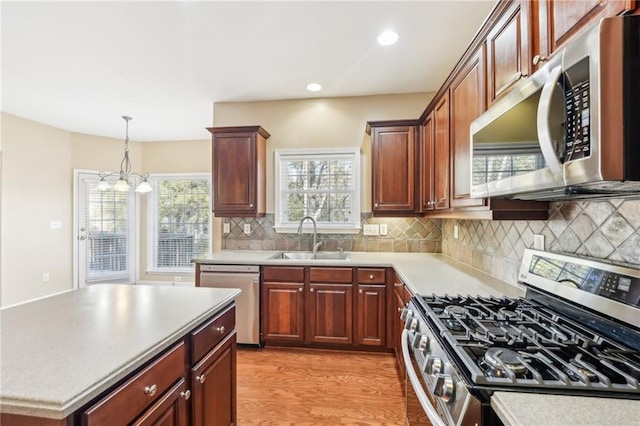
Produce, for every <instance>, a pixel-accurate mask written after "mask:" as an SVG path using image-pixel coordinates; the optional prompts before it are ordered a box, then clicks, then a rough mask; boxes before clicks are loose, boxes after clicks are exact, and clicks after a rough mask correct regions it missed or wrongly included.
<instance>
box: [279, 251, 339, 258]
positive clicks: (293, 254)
mask: <svg viewBox="0 0 640 426" xmlns="http://www.w3.org/2000/svg"><path fill="white" fill-rule="evenodd" d="M269 259H283V260H349V259H351V253H348V252H344V251H319V252H317V253H316V254H313V253H312V252H310V251H286V252H281V253H277V254H275V255H273V256H271V257H270V258H269Z"/></svg>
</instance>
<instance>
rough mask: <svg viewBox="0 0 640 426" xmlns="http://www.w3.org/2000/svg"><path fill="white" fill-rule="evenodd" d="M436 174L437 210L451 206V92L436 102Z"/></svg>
mask: <svg viewBox="0 0 640 426" xmlns="http://www.w3.org/2000/svg"><path fill="white" fill-rule="evenodd" d="M433 126H434V138H435V139H434V144H433V158H434V161H435V163H434V165H433V168H434V176H433V195H434V201H435V204H434V208H435V209H436V210H440V209H448V208H449V92H448V91H447V92H445V94H444V96H442V98H441V99H440V100H439V101H438V102H437V103H436V106H435V108H434V110H433Z"/></svg>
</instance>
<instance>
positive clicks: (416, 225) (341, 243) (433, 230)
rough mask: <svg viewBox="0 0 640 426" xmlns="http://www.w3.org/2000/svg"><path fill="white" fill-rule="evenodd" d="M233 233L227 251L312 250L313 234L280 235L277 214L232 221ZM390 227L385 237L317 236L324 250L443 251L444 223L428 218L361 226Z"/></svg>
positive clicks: (365, 220) (226, 238)
mask: <svg viewBox="0 0 640 426" xmlns="http://www.w3.org/2000/svg"><path fill="white" fill-rule="evenodd" d="M223 221H224V222H227V223H229V225H230V232H229V233H228V234H224V235H223V237H222V248H223V249H226V250H286V251H308V250H311V249H312V248H313V247H312V246H313V236H312V234H310V233H306V232H305V233H303V234H301V235H298V233H289V234H284V233H277V232H276V231H275V230H274V229H273V226H274V215H273V214H267V215H266V216H265V217H263V218H229V219H223ZM247 223H248V224H249V225H250V226H251V234H250V235H245V234H244V230H243V228H244V225H245V224H247ZM381 223H384V224H386V225H387V235H385V236H363V235H362V233H360V234H318V241H323V242H324V244H323V246H322V247H321V250H324V251H337V250H339V249H342V250H344V251H368V252H376V251H377V252H398V253H399V252H424V253H440V252H441V251H442V246H441V242H442V228H441V225H442V221H440V220H433V219H427V218H374V217H371V214H363V215H362V224H363V225H364V224H381Z"/></svg>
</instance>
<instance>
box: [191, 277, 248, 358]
mask: <svg viewBox="0 0 640 426" xmlns="http://www.w3.org/2000/svg"><path fill="white" fill-rule="evenodd" d="M200 287H217V288H239V289H240V290H242V293H240V296H238V298H237V299H236V331H237V333H238V334H237V339H238V343H240V344H246V345H258V346H260V267H259V266H256V265H200Z"/></svg>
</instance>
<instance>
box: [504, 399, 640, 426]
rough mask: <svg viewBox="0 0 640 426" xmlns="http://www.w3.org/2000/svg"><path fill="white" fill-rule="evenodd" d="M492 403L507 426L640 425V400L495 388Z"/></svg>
mask: <svg viewBox="0 0 640 426" xmlns="http://www.w3.org/2000/svg"><path fill="white" fill-rule="evenodd" d="M491 407H493V409H494V410H495V411H496V413H497V414H498V416H499V417H500V420H502V421H503V422H504V424H505V425H507V426H511V425H514V426H515V425H518V426H542V425H544V426H591V425H593V426H623V425H624V426H632V425H640V417H639V416H638V413H640V401H637V400H628V399H613V398H591V397H580V396H567V395H548V394H531V393H517V392H495V393H494V394H493V395H492V396H491Z"/></svg>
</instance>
